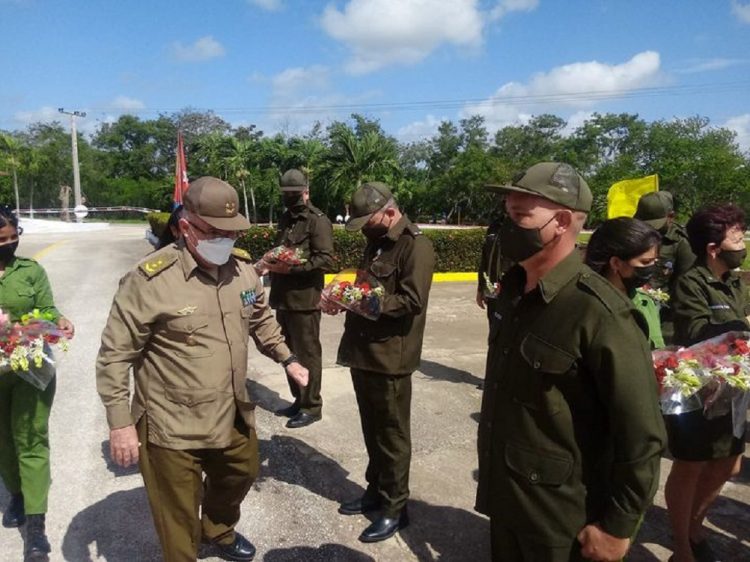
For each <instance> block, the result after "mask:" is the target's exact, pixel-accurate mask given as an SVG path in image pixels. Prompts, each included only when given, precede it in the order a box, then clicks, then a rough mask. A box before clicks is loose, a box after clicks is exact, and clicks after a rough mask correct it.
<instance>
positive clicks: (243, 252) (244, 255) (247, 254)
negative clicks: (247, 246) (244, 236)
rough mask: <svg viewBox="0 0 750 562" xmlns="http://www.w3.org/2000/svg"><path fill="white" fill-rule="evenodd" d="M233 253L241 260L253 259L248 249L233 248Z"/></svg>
mask: <svg viewBox="0 0 750 562" xmlns="http://www.w3.org/2000/svg"><path fill="white" fill-rule="evenodd" d="M232 255H233V256H234V257H235V258H239V259H241V260H245V261H253V258H252V256H250V252H248V251H247V250H243V249H242V248H232Z"/></svg>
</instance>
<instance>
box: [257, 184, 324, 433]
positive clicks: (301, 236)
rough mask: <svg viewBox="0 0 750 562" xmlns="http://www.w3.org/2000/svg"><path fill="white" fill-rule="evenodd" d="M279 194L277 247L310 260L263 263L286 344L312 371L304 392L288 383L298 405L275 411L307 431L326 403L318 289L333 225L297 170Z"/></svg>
mask: <svg viewBox="0 0 750 562" xmlns="http://www.w3.org/2000/svg"><path fill="white" fill-rule="evenodd" d="M280 185H281V195H282V198H283V200H284V206H285V207H286V211H285V212H284V214H283V215H281V219H280V220H279V228H278V235H277V236H276V245H277V246H279V245H283V246H287V247H289V248H293V249H295V250H298V251H299V252H300V253H301V255H302V256H303V258H304V259H305V260H306V261H305V262H304V263H302V264H300V265H292V266H289V265H287V264H284V263H281V262H276V263H266V262H262V263H261V264H259V267H260V268H261V269H266V270H268V271H270V272H271V295H270V299H269V300H270V304H271V308H274V309H276V321H277V322H278V323H279V325H280V326H281V332H282V333H283V334H284V338H285V339H286V344H287V345H288V346H289V348H290V349H291V350H292V351H293V352H294V354H295V355H296V356H297V357H299V360H300V361H301V363H302V364H303V365H305V366H306V367H307V368H308V369H309V371H310V378H309V383H308V385H307V386H306V387H304V388H300V387H299V385H298V384H297V383H295V382H294V381H293V380H291V379H289V388H290V390H291V392H292V396H294V403H293V404H292V405H291V406H289V407H288V408H283V409H281V410H279V411H278V412H277V414H278V415H281V416H288V417H290V418H291V419H290V420H289V421H288V422H287V424H286V426H287V427H290V428H297V427H304V426H306V425H310V424H311V423H314V422H316V421H318V420H320V415H321V409H322V407H323V400H322V399H321V397H320V385H321V379H322V374H323V357H322V355H323V352H322V349H321V347H320V309H319V308H318V303H319V302H320V291H321V289H322V288H323V276H324V274H325V273H326V272H327V271H332V270H333V267H334V260H333V227H332V226H331V221H330V220H328V217H326V216H325V214H324V213H323V211H321V210H320V209H317V208H316V207H314V206H313V205H312V204H311V203H310V187H309V185H308V181H307V177H305V174H303V173H302V172H301V171H299V170H289V171H287V172H286V173H284V175H282V176H281V181H280Z"/></svg>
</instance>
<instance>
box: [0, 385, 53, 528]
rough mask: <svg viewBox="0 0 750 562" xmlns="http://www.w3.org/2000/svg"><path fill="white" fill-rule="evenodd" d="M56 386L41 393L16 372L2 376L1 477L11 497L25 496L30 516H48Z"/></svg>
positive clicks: (26, 510)
mask: <svg viewBox="0 0 750 562" xmlns="http://www.w3.org/2000/svg"><path fill="white" fill-rule="evenodd" d="M55 383H56V379H55V378H53V379H52V381H50V383H49V385H47V388H46V389H44V390H39V389H38V388H36V387H34V386H32V385H31V384H29V383H28V382H26V381H25V380H23V379H21V378H20V377H18V376H17V375H15V374H13V373H5V374H2V375H0V477H2V479H3V482H4V483H5V487H6V488H7V489H8V491H9V492H10V493H11V494H17V493H19V492H22V493H23V503H24V510H25V512H26V514H27V515H38V514H42V513H47V496H48V495H49V487H50V483H51V477H50V461H49V415H50V410H51V409H52V400H53V399H54V396H55Z"/></svg>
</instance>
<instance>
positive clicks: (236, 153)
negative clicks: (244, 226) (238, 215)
mask: <svg viewBox="0 0 750 562" xmlns="http://www.w3.org/2000/svg"><path fill="white" fill-rule="evenodd" d="M227 149H228V150H227V155H226V157H225V159H224V164H225V167H226V168H227V169H228V170H229V173H230V174H231V175H232V176H234V177H236V178H237V180H238V181H239V182H240V186H241V187H242V197H243V199H244V201H245V216H249V215H248V208H247V189H246V187H245V179H247V178H248V177H250V169H249V168H250V167H251V166H252V162H253V160H255V158H254V157H255V152H256V150H255V143H254V142H253V141H251V140H244V139H243V140H238V139H237V138H235V137H232V138H230V139H229V143H228V145H227ZM250 199H251V200H252V203H253V223H254V224H257V222H258V212H257V208H256V206H255V189H254V188H253V185H252V182H251V183H250Z"/></svg>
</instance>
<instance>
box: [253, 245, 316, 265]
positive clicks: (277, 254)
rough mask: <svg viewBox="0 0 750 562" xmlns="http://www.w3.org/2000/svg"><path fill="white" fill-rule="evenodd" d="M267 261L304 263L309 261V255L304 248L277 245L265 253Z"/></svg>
mask: <svg viewBox="0 0 750 562" xmlns="http://www.w3.org/2000/svg"><path fill="white" fill-rule="evenodd" d="M263 261H264V262H266V263H284V264H286V265H302V264H303V263H305V262H306V261H307V256H306V255H305V251H304V250H303V249H302V248H290V247H289V246H284V245H281V246H276V247H275V248H271V249H270V250H268V251H267V252H266V253H265V254H263Z"/></svg>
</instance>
